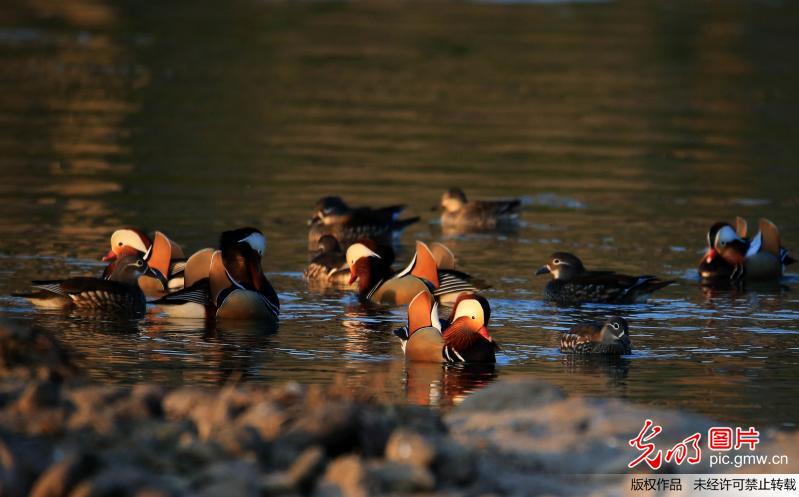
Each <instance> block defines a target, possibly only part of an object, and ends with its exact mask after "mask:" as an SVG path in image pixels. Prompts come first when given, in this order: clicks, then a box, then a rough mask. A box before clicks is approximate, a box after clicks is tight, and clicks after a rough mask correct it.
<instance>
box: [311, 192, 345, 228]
mask: <svg viewBox="0 0 799 497" xmlns="http://www.w3.org/2000/svg"><path fill="white" fill-rule="evenodd" d="M349 211H350V207H349V206H348V205H347V203H346V202H344V200H342V198H341V197H336V196H329V197H322V198H320V199H319V200H318V201H317V202H316V205H315V206H314V215H313V217H312V218H311V219H310V220H309V221H308V225H309V226H310V225H314V224H324V225H330V224H334V223H336V222H337V221H339V220H340V219H341V217H343V216H346V215H347V214H348V213H349Z"/></svg>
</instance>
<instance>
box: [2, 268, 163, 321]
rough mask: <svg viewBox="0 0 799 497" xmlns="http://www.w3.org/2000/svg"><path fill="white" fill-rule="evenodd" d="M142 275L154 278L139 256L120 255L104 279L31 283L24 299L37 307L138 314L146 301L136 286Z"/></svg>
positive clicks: (87, 278) (82, 278) (21, 294)
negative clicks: (30, 288)
mask: <svg viewBox="0 0 799 497" xmlns="http://www.w3.org/2000/svg"><path fill="white" fill-rule="evenodd" d="M144 274H150V275H152V276H153V277H155V273H154V272H153V271H152V269H151V268H150V267H149V266H148V265H147V262H146V261H145V260H144V259H143V258H142V257H139V256H135V255H124V256H122V257H119V258H118V259H117V261H116V263H115V264H114V269H113V271H111V273H110V274H109V275H108V277H107V278H92V277H75V278H68V279H65V280H46V281H45V280H42V281H34V282H33V286H32V288H33V290H34V291H31V292H29V293H20V294H15V295H16V296H19V297H25V298H26V299H28V300H29V301H30V302H31V303H32V304H34V305H36V306H38V307H49V308H65V307H74V308H78V309H94V310H100V311H107V312H114V313H119V314H123V315H135V314H142V313H144V311H145V306H146V298H145V296H144V292H143V291H142V289H141V288H139V285H138V279H139V277H140V276H142V275H144Z"/></svg>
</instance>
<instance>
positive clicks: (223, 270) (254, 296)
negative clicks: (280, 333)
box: [153, 228, 280, 324]
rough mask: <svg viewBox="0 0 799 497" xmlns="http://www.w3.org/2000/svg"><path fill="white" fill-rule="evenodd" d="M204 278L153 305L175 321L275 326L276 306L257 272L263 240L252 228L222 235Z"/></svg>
mask: <svg viewBox="0 0 799 497" xmlns="http://www.w3.org/2000/svg"><path fill="white" fill-rule="evenodd" d="M219 247H220V249H219V250H217V251H214V252H213V253H212V254H211V256H210V259H209V268H208V277H206V278H202V279H200V280H199V281H197V282H195V283H194V284H192V285H191V286H188V287H186V288H184V289H183V290H179V291H177V292H175V293H171V294H168V295H165V296H164V297H162V298H160V299H158V300H156V301H155V302H153V304H155V305H156V306H158V308H159V309H160V310H161V311H163V312H164V313H166V314H167V315H169V316H170V317H177V318H206V319H248V320H262V321H267V322H271V323H273V324H276V323H277V320H278V316H279V313H280V302H279V300H278V297H277V293H276V292H275V290H274V288H272V285H271V284H270V283H269V280H267V279H266V277H265V276H264V273H263V269H262V268H261V257H262V256H263V253H264V251H265V249H266V239H265V238H264V236H263V234H262V233H261V232H260V231H259V230H257V229H255V228H240V229H237V230H232V231H225V232H224V233H222V236H221V237H220V242H219Z"/></svg>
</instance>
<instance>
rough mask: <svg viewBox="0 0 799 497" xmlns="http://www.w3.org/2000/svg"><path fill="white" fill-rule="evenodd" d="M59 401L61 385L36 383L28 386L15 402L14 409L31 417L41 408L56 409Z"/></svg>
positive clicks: (49, 382)
mask: <svg viewBox="0 0 799 497" xmlns="http://www.w3.org/2000/svg"><path fill="white" fill-rule="evenodd" d="M60 400H61V385H60V384H58V383H56V382H52V381H37V382H35V383H33V384H31V385H29V386H28V388H26V389H25V391H24V392H23V393H22V395H21V396H20V397H19V399H18V400H17V402H16V405H15V407H16V409H17V410H18V411H19V412H20V413H21V414H23V415H31V414H34V413H36V412H37V411H38V410H40V409H42V408H49V407H56V406H58V405H59V402H60Z"/></svg>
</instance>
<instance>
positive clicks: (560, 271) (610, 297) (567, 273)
mask: <svg viewBox="0 0 799 497" xmlns="http://www.w3.org/2000/svg"><path fill="white" fill-rule="evenodd" d="M547 273H548V274H551V275H552V280H551V281H550V282H549V283H547V286H546V288H545V289H544V295H545V297H546V298H547V299H549V300H552V301H554V302H556V303H558V304H563V305H577V304H581V303H587V302H593V303H600V304H633V303H638V302H646V300H647V299H648V298H649V297H650V296H651V295H652V293H653V292H654V291H656V290H659V289H661V288H663V287H665V286H668V285H670V284H672V283H674V281H672V280H669V281H662V280H659V279H658V278H656V277H655V276H648V275H647V276H627V275H625V274H618V273H614V272H613V271H588V270H586V269H585V267H584V266H583V263H582V261H580V259H578V258H577V256H575V255H574V254H570V253H568V252H555V253H554V254H552V255H551V256H550V259H549V262H548V263H547V264H546V265H545V266H543V267H541V268H540V269H539V270H538V271H537V272H536V273H535V274H547Z"/></svg>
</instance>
